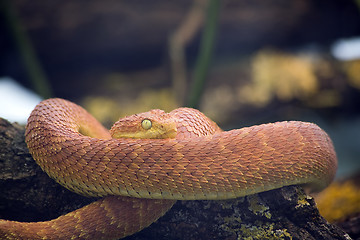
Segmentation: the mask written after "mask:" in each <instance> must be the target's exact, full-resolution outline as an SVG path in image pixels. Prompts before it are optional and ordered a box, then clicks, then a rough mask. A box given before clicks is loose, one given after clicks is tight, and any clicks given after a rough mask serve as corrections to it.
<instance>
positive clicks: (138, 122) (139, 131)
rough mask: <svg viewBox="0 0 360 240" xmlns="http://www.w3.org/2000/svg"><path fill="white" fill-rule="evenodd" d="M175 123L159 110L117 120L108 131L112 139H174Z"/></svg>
mask: <svg viewBox="0 0 360 240" xmlns="http://www.w3.org/2000/svg"><path fill="white" fill-rule="evenodd" d="M176 133H177V128H176V121H175V120H174V119H172V118H171V117H170V115H169V114H168V113H165V112H164V111H162V110H160V109H154V110H151V111H149V112H144V113H139V114H134V115H131V116H127V117H124V118H121V119H119V120H118V121H117V122H116V123H115V124H114V125H113V126H112V128H111V129H110V134H111V136H112V138H148V139H150V138H151V139H154V138H175V137H176Z"/></svg>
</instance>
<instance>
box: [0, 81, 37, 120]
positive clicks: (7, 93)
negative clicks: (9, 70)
mask: <svg viewBox="0 0 360 240" xmlns="http://www.w3.org/2000/svg"><path fill="white" fill-rule="evenodd" d="M41 100H42V99H41V98H40V97H39V96H38V95H36V94H35V93H33V92H31V91H29V90H27V89H26V88H24V87H23V86H21V85H19V84H18V83H16V82H15V81H14V80H13V79H11V78H8V77H3V78H0V117H2V118H5V119H7V120H9V121H10V122H18V123H20V124H25V123H26V121H27V118H28V117H29V115H30V113H31V111H32V110H33V109H34V107H35V106H36V105H37V104H38V103H39V102H40V101H41Z"/></svg>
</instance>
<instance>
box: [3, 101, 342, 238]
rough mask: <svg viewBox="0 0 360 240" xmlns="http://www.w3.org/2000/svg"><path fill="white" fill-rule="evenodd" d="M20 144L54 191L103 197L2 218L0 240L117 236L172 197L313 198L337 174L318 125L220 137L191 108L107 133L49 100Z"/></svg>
mask: <svg viewBox="0 0 360 240" xmlns="http://www.w3.org/2000/svg"><path fill="white" fill-rule="evenodd" d="M25 141H26V143H27V146H28V148H29V151H30V153H31V155H32V156H33V158H34V160H35V161H36V163H37V164H38V165H39V166H40V167H41V168H42V170H43V171H45V172H46V173H47V174H48V175H49V176H50V177H51V178H53V179H54V180H55V181H57V182H58V183H59V184H61V185H62V186H64V187H66V188H68V189H69V190H71V191H74V192H76V193H78V194H81V195H84V196H89V197H102V198H101V199H100V200H98V201H95V202H93V203H91V204H89V205H87V206H84V207H83V208H80V209H77V210H75V211H73V212H70V213H68V214H65V215H62V216H60V217H58V218H56V219H53V220H50V221H44V222H17V221H9V220H0V238H1V239H119V238H122V237H125V236H128V235H131V234H133V233H136V232H138V231H140V230H141V229H143V228H145V227H147V226H149V225H150V224H151V223H152V222H154V221H156V220H157V219H158V218H159V217H161V216H162V215H164V214H165V213H166V211H167V210H169V209H170V208H171V207H172V206H173V204H174V203H175V201H176V200H222V199H232V198H238V197H243V196H247V195H251V194H255V193H259V192H264V191H268V190H272V189H276V188H281V187H283V186H289V185H301V186H303V187H304V188H305V189H307V190H308V191H309V192H316V191H321V190H322V189H324V188H325V187H326V186H328V185H329V184H330V183H331V181H332V180H333V178H334V176H335V173H336V169H337V157H336V153H335V150H334V146H333V143H332V141H331V139H330V137H329V136H328V134H327V133H326V132H325V131H324V130H322V129H321V128H320V127H319V126H317V125H316V124H313V123H308V122H301V121H283V122H275V123H267V124H261V125H254V126H250V127H243V128H240V129H233V130H229V131H223V130H221V128H220V127H219V126H218V125H217V124H216V123H215V122H213V121H212V120H210V119H209V118H208V117H206V116H205V115H204V114H203V113H201V112H200V111H198V110H195V109H191V108H178V109H175V110H173V111H171V112H169V113H166V112H164V111H162V110H158V109H155V110H151V111H149V112H145V113H140V114H135V115H132V116H128V117H125V118H122V119H120V120H119V121H118V122H116V123H115V124H114V125H113V127H112V128H111V129H110V131H108V130H107V129H106V128H104V127H103V126H102V125H101V124H100V123H99V122H98V121H97V120H96V119H95V118H94V117H93V116H92V115H90V114H89V113H88V112H87V111H86V110H85V109H83V108H82V107H80V106H79V105H77V104H75V103H72V102H70V101H67V100H64V99H60V98H53V99H47V100H44V101H42V102H41V103H39V104H38V105H37V106H36V107H35V109H34V110H33V111H32V113H31V114H30V116H29V118H28V122H27V125H26V132H25Z"/></svg>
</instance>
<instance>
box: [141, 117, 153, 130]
mask: <svg viewBox="0 0 360 240" xmlns="http://www.w3.org/2000/svg"><path fill="white" fill-rule="evenodd" d="M141 126H142V128H143V129H145V130H149V129H150V128H151V126H152V123H151V121H150V120H149V119H144V120H142V122H141Z"/></svg>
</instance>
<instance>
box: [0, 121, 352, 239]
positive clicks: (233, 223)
mask: <svg viewBox="0 0 360 240" xmlns="http://www.w3.org/2000/svg"><path fill="white" fill-rule="evenodd" d="M0 189H1V193H0V218H3V219H11V220H18V221H40V220H48V219H52V218H55V217H57V216H59V215H61V214H64V213H67V212H69V211H72V210H74V209H77V208H79V207H81V206H83V205H86V204H88V203H89V202H91V201H93V200H94V199H88V198H85V197H82V196H79V195H77V194H74V193H72V192H70V191H68V190H66V189H64V188H63V187H61V186H60V185H59V184H57V183H56V182H54V181H53V180H52V179H50V178H49V177H48V176H47V175H46V174H45V173H44V172H42V170H41V169H40V167H38V166H37V165H36V163H35V161H33V159H32V157H31V155H30V154H29V152H28V150H27V147H26V144H25V142H24V128H23V127H22V126H19V125H17V124H11V123H9V122H7V121H6V120H4V119H1V118H0ZM246 237H252V239H350V237H349V236H348V235H347V234H346V233H345V232H344V231H343V230H341V229H340V228H338V227H336V226H334V225H331V224H329V223H328V222H327V221H326V220H325V219H324V218H322V217H321V216H320V215H319V212H318V210H317V209H316V206H315V202H314V200H313V199H312V198H310V197H308V196H306V195H305V194H304V192H303V190H302V189H301V188H300V187H293V186H291V187H285V188H281V189H277V190H273V191H268V192H264V193H260V194H255V195H251V196H247V197H244V198H238V199H234V200H227V201H178V202H177V203H176V204H175V206H174V207H173V208H172V209H171V210H170V211H169V212H168V213H167V214H166V215H165V216H164V217H162V218H160V219H159V220H158V221H157V222H156V223H154V224H152V225H151V226H150V227H149V228H147V229H145V230H143V231H141V232H139V233H137V234H135V235H133V236H130V237H127V238H126V239H134V240H135V239H137V240H140V239H229V240H230V239H244V238H246Z"/></svg>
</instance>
